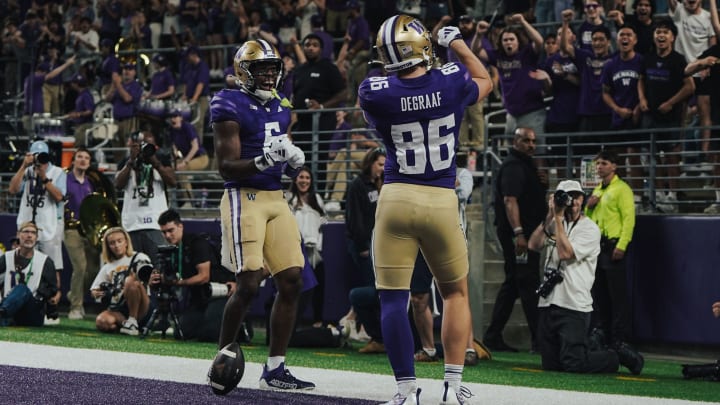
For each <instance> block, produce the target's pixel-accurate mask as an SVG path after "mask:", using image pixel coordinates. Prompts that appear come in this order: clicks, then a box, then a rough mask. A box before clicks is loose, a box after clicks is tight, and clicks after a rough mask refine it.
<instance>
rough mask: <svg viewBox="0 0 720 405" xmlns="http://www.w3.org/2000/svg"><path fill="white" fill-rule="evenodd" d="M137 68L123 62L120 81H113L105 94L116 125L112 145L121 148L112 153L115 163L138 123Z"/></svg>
mask: <svg viewBox="0 0 720 405" xmlns="http://www.w3.org/2000/svg"><path fill="white" fill-rule="evenodd" d="M136 75H137V70H136V66H135V64H130V63H128V64H125V65H123V69H122V81H121V82H120V83H113V86H112V88H111V89H110V91H109V92H108V93H107V95H106V96H105V101H109V102H110V103H112V105H113V119H114V120H115V124H117V126H118V130H117V136H116V137H115V138H113V142H112V144H113V147H116V148H123V150H117V151H115V153H114V157H115V163H118V162H120V160H122V158H124V157H125V154H126V150H125V148H126V147H127V140H128V137H129V136H130V134H131V133H132V132H134V131H136V130H137V127H138V123H137V119H136V118H135V117H136V115H137V112H138V107H139V104H140V98H141V97H142V93H143V89H142V86H141V85H140V83H139V82H137V81H136V80H135V77H136Z"/></svg>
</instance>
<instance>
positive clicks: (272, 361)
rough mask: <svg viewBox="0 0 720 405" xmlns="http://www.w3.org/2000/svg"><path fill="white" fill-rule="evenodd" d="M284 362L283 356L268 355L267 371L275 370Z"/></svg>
mask: <svg viewBox="0 0 720 405" xmlns="http://www.w3.org/2000/svg"><path fill="white" fill-rule="evenodd" d="M284 362H285V356H272V357H268V359H267V363H265V364H267V368H268V371H270V370H275V369H276V368H278V367H280V365H281V364H283V363H284Z"/></svg>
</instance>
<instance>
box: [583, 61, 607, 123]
mask: <svg viewBox="0 0 720 405" xmlns="http://www.w3.org/2000/svg"><path fill="white" fill-rule="evenodd" d="M609 60H610V56H595V54H594V53H593V52H592V51H586V50H584V49H575V66H577V68H578V73H580V104H579V106H578V114H579V115H607V114H610V107H608V106H607V104H605V102H604V101H603V99H602V71H603V67H604V66H605V64H606V63H607V62H608V61H609Z"/></svg>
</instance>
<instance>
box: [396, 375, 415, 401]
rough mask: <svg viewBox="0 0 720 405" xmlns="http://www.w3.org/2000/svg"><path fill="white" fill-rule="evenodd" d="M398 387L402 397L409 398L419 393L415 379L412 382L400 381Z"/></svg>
mask: <svg viewBox="0 0 720 405" xmlns="http://www.w3.org/2000/svg"><path fill="white" fill-rule="evenodd" d="M397 386H398V392H399V393H400V395H402V396H405V397H407V396H410V395H412V394H414V393H415V392H416V391H417V380H415V379H414V378H413V379H412V380H403V381H398V383H397Z"/></svg>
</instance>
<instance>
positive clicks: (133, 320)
mask: <svg viewBox="0 0 720 405" xmlns="http://www.w3.org/2000/svg"><path fill="white" fill-rule="evenodd" d="M127 320H128V322H129V323H134V324H137V319H135V317H134V316H128V319H127Z"/></svg>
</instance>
